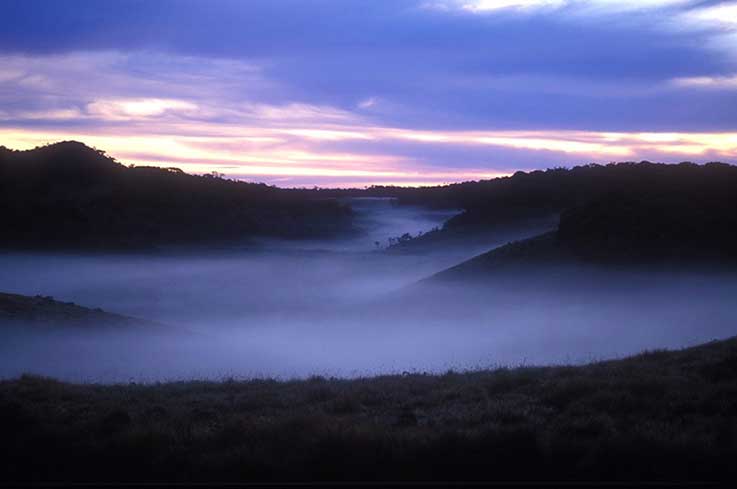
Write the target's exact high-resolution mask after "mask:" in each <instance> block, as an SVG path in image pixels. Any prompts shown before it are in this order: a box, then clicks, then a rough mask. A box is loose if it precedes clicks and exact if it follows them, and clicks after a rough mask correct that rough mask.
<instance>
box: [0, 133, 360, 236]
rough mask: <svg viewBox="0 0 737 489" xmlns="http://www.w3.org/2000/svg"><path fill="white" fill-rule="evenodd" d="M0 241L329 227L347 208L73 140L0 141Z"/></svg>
mask: <svg viewBox="0 0 737 489" xmlns="http://www.w3.org/2000/svg"><path fill="white" fill-rule="evenodd" d="M0 207H1V208H2V209H3V212H2V214H0V229H2V234H0V247H5V248H64V247H67V248H76V247H85V248H94V247H99V248H116V247H120V248H126V247H149V246H155V245H159V244H169V243H192V242H204V241H216V240H230V239H242V238H247V237H250V236H255V235H261V236H278V237H285V238H295V237H315V236H331V235H334V234H336V233H340V232H347V231H350V230H351V213H350V209H349V208H347V207H345V206H342V205H340V204H338V203H337V202H336V201H334V200H331V199H324V198H317V196H316V195H313V194H310V193H309V191H299V190H282V189H277V188H274V187H269V186H266V185H263V184H250V183H244V182H235V181H230V180H226V179H223V178H220V177H218V176H209V175H206V176H194V175H188V174H185V173H183V172H182V171H181V170H177V169H162V168H152V167H126V166H124V165H121V164H119V163H118V162H116V161H115V160H113V159H112V158H110V157H108V156H106V155H105V154H104V153H103V152H102V151H98V150H95V149H92V148H89V147H87V146H85V145H84V144H82V143H78V142H72V141H69V142H62V143H57V144H53V145H49V146H45V147H40V148H36V149H33V150H29V151H11V150H8V149H7V148H4V147H0Z"/></svg>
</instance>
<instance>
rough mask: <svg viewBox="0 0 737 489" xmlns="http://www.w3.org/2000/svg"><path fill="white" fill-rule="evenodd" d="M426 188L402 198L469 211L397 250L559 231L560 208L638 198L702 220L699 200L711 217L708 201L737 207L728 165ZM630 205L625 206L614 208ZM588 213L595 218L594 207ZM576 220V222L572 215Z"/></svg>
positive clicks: (548, 174)
mask: <svg viewBox="0 0 737 489" xmlns="http://www.w3.org/2000/svg"><path fill="white" fill-rule="evenodd" d="M422 192H423V190H422V189H416V190H415V193H410V194H406V195H404V196H402V197H400V202H425V203H426V204H430V205H432V204H436V205H446V206H449V207H455V208H460V209H464V212H463V213H461V214H459V215H458V216H455V217H453V218H452V219H450V220H449V221H448V222H447V223H446V224H445V225H444V226H443V228H442V229H441V230H439V231H436V232H433V233H427V234H425V235H423V236H422V237H420V238H416V239H413V240H410V241H407V242H403V243H401V244H400V245H398V246H397V248H401V249H403V250H413V249H415V248H416V249H418V250H422V249H425V248H427V247H428V246H432V245H433V244H437V245H438V246H447V245H452V244H461V245H463V244H465V243H469V242H475V241H478V240H482V241H483V240H486V241H487V242H489V243H492V242H498V239H499V238H500V237H501V238H504V237H505V236H510V235H512V233H510V231H514V230H515V229H520V230H522V231H524V229H525V228H527V229H534V228H535V227H537V230H538V232H543V231H544V230H546V229H545V228H547V230H552V229H555V227H556V224H557V216H558V215H560V214H561V213H563V212H566V211H570V210H572V209H576V208H580V207H582V206H586V205H588V204H591V203H592V202H596V201H600V202H604V201H605V202H606V205H610V204H612V203H615V204H616V203H617V202H618V201H619V200H629V201H632V200H635V201H639V203H637V202H635V204H636V206H638V207H637V210H638V212H640V211H641V212H655V213H662V212H663V211H667V212H674V213H675V212H679V213H681V212H682V213H686V214H689V215H690V217H693V218H694V219H693V220H692V221H693V222H695V221H696V219H695V218H696V217H697V216H695V215H693V211H691V210H690V209H689V206H690V205H691V204H692V203H693V204H696V205H697V207H699V209H701V210H702V211H703V212H704V214H703V216H706V217H708V216H709V214H710V211H709V209H708V208H709V206H712V207H714V208H717V210H718V212H722V210H723V209H724V208H725V207H727V206H730V205H731V206H732V209H737V167H735V166H731V165H726V164H723V163H709V164H706V165H695V164H692V163H681V164H678V165H666V164H657V163H650V162H641V163H617V164H614V163H613V164H609V165H606V166H601V165H586V166H578V167H574V168H572V169H570V170H569V169H560V168H557V169H549V170H545V171H533V172H529V173H525V172H517V173H515V174H514V175H513V176H511V177H504V178H497V179H493V180H487V181H480V182H467V183H460V184H455V185H449V186H446V187H437V188H433V189H425V190H424V193H422ZM647 206H649V207H647ZM623 210H624V209H623V208H622V206H618V208H617V209H615V210H614V211H613V212H622V211H623ZM586 212H587V213H589V215H591V214H590V213H591V209H588V210H587V211H586ZM735 214H737V211H736V212H735ZM672 218H673V219H678V216H677V215H674V216H673V217H672ZM569 222H573V220H572V217H570V216H569ZM522 235H524V233H523V234H522ZM519 236H520V235H519V234H518V237H519Z"/></svg>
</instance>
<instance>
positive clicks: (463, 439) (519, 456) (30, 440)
mask: <svg viewBox="0 0 737 489" xmlns="http://www.w3.org/2000/svg"><path fill="white" fill-rule="evenodd" d="M0 431H1V432H2V433H3V437H2V441H1V442H0V451H1V452H2V457H0V479H1V481H2V482H4V483H16V484H17V483H19V482H26V483H27V482H57V483H62V482H70V481H74V482H77V483H80V482H95V483H98V484H99V483H102V482H142V481H160V482H169V483H171V482H196V481H200V482H203V481H207V482H215V481H222V482H231V483H234V482H257V481H312V482H314V481H338V480H342V481H356V480H365V481H396V480H404V481H412V480H415V481H416V480H424V481H532V480H538V481H547V482H552V481H574V480H578V481H592V480H597V481H610V480H611V481H614V480H619V481H640V482H642V481H661V482H663V481H671V482H683V481H701V482H704V481H708V482H721V483H726V482H728V481H732V480H734V479H735V478H736V477H737V469H736V468H735V464H734V461H735V459H737V340H735V339H729V340H726V341H716V342H712V343H709V344H706V345H702V346H697V347H693V348H688V349H685V350H680V351H669V352H668V351H657V352H649V353H643V354H641V355H636V356H633V357H630V358H626V359H623V360H616V361H607V362H600V363H593V364H590V365H585V366H580V367H525V368H517V369H504V368H503V369H497V370H482V371H476V372H468V373H453V372H449V373H447V374H445V375H422V374H412V375H402V376H384V377H376V378H369V379H356V380H326V379H323V378H319V377H318V378H312V379H309V380H305V381H291V382H277V381H273V380H252V381H245V382H237V381H225V382H222V383H215V382H179V383H164V384H154V385H111V386H105V385H74V384H67V383H61V382H57V381H54V380H51V379H44V378H38V377H32V376H24V377H21V378H20V379H17V380H9V381H2V382H0Z"/></svg>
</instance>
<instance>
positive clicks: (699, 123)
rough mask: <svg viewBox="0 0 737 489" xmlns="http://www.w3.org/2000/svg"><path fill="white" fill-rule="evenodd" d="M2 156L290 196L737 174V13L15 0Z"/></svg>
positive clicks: (550, 3)
mask: <svg viewBox="0 0 737 489" xmlns="http://www.w3.org/2000/svg"><path fill="white" fill-rule="evenodd" d="M0 19H2V24H3V28H2V29H0V144H2V145H5V146H8V147H11V148H18V149H24V148H31V147H34V146H37V145H39V144H44V143H48V142H53V141H58V140H64V139H77V140H81V141H83V142H86V143H88V144H90V145H93V146H96V147H98V148H101V149H105V150H107V151H108V152H109V153H110V154H112V155H113V156H115V157H117V158H118V159H120V160H121V161H123V162H125V163H136V164H155V165H165V166H179V167H181V168H182V169H184V170H186V171H189V172H196V173H199V172H207V171H212V170H216V171H219V172H222V173H225V174H226V175H227V176H228V177H232V178H243V179H247V180H252V181H265V182H268V183H273V184H277V185H280V186H302V185H306V186H312V185H320V186H336V185H359V186H363V185H367V184H371V183H399V184H431V183H442V182H451V181H459V180H469V179H478V178H488V177H491V176H495V175H499V174H508V173H512V172H514V171H516V170H519V169H523V170H525V169H532V168H546V167H551V166H573V165H576V164H584V163H589V162H599V163H607V162H610V161H625V160H636V161H639V160H642V159H648V160H651V161H666V162H678V161H684V160H689V161H695V162H706V161H711V160H721V161H726V162H730V163H737V2H714V1H689V0H639V1H630V0H623V1H617V0H594V1H577V0H498V1H492V0H458V1H455V0H406V1H405V0H390V1H380V0H369V1H364V2H356V1H338V0H324V1H321V0H317V1H304V0H300V1H293V0H283V1H282V0H265V1H260V0H251V1H241V0H237V1H236V0H220V1H213V0H210V1H204V0H203V1H194V0H167V1H154V0H129V1H118V0H105V1H99V0H94V1H93V0H90V1H87V0H68V1H64V2H59V1H55V0H50V1H35V0H2V2H0Z"/></svg>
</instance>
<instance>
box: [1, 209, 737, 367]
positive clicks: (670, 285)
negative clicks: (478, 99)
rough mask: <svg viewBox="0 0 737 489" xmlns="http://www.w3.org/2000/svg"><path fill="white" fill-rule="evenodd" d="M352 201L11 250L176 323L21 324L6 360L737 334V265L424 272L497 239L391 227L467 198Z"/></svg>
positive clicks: (141, 314)
mask: <svg viewBox="0 0 737 489" xmlns="http://www.w3.org/2000/svg"><path fill="white" fill-rule="evenodd" d="M352 205H353V207H354V210H355V211H356V212H357V222H358V223H359V225H360V226H361V228H362V229H363V231H364V232H363V233H362V234H361V235H360V236H358V237H353V238H350V239H342V240H334V241H324V242H316V241H311V242H294V241H284V242H275V241H268V242H266V241H265V242H261V243H259V244H258V245H256V246H254V245H249V246H245V245H243V246H237V245H233V246H230V247H223V246H221V247H218V248H217V249H212V248H209V249H204V248H199V249H188V250H183V249H177V250H169V251H162V252H157V253H155V254H130V255H122V254H114V255H111V254H96V255H78V254H76V255H75V254H17V253H12V254H4V255H0V290H2V291H5V292H12V293H18V294H25V295H36V294H43V295H51V296H54V297H55V298H56V299H58V300H63V301H73V302H76V303H78V304H81V305H84V306H88V307H92V308H94V307H101V308H103V309H105V310H107V311H112V312H116V313H119V314H125V315H129V316H134V317H138V318H143V319H147V320H153V321H158V322H162V323H165V324H167V325H170V326H171V331H170V332H169V333H161V332H160V331H157V332H151V333H145V332H142V331H141V330H135V331H133V330H131V331H125V332H120V333H110V332H99V333H97V332H93V331H91V330H89V329H86V330H84V331H82V330H67V329H61V328H58V329H53V328H52V329H51V330H49V329H43V330H41V329H39V328H35V327H33V326H31V325H18V324H14V325H7V326H5V327H3V328H2V332H0V334H2V335H3V338H2V340H3V341H2V346H0V355H1V357H2V360H0V376H3V377H9V376H16V375H19V374H21V373H23V372H30V373H36V374H43V375H49V376H53V377H57V378H63V379H68V380H75V381H130V380H135V381H155V380H172V379H187V378H216V379H217V378H223V377H228V376H233V377H252V376H268V377H282V378H283V377H295V376H298V377H303V376H308V375H316V374H317V375H339V376H355V375H371V374H377V373H396V372H404V371H413V372H414V371H432V372H437V371H443V370H447V369H449V368H455V369H466V368H479V367H490V366H499V365H520V364H547V363H561V362H565V363H578V362H585V361H590V360H595V359H602V358H611V357H618V356H624V355H627V354H631V353H635V352H639V351H642V350H643V349H653V348H664V347H669V348H673V347H682V346H688V345H692V344H695V343H699V342H703V341H708V340H711V339H715V338H724V337H727V336H731V335H735V334H737V324H735V323H736V321H735V318H737V301H734V300H733V297H735V296H736V295H735V294H736V293H737V279H735V276H734V275H732V274H728V273H705V272H697V271H682V270H668V271H659V272H657V273H655V272H646V271H621V270H620V271H616V270H607V271H603V270H586V269H577V270H559V269H549V270H542V269H538V270H534V271H530V270H527V271H525V272H524V273H521V274H517V275H515V276H512V277H498V276H490V277H489V278H488V281H481V282H479V281H475V282H473V283H470V282H469V283H466V284H464V283H454V284H430V285H423V286H417V285H413V284H415V283H416V282H417V281H418V280H420V279H422V278H425V277H428V276H430V275H432V274H433V273H435V272H438V271H440V270H443V269H444V268H447V267H448V266H452V265H455V264H457V263H459V262H461V261H463V260H465V259H467V258H469V257H470V256H472V255H473V254H475V253H478V252H481V251H486V250H485V249H484V250H481V249H465V248H463V247H460V248H454V249H450V250H448V249H446V250H436V251H434V252H432V253H423V254H410V253H404V254H397V253H384V252H383V251H382V250H381V248H382V247H385V246H386V245H387V242H388V239H389V238H390V237H396V236H400V235H402V234H404V233H410V234H413V235H415V234H417V233H418V232H422V231H428V230H430V229H432V228H433V227H435V226H439V225H441V223H442V222H443V221H444V220H446V219H447V218H448V217H450V216H451V215H453V212H450V211H448V212H445V211H430V210H427V209H422V208H416V207H397V206H395V205H393V204H392V202H391V201H389V200H382V199H379V200H366V199H363V200H358V201H353V202H352ZM540 231H542V230H540ZM529 233H530V230H529V229H526V230H525V231H524V232H523V231H520V236H519V238H523V237H527V236H529ZM506 238H508V236H505V239H506ZM377 242H378V245H377ZM501 244H504V243H502V242H500V243H493V242H489V244H488V247H487V248H488V249H490V248H493V247H494V246H496V245H501Z"/></svg>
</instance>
